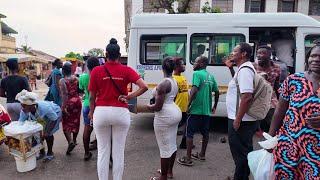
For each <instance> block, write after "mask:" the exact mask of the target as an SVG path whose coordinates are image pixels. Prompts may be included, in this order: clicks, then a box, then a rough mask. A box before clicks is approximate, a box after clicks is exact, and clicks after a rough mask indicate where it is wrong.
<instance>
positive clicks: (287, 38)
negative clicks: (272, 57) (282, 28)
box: [272, 33, 295, 74]
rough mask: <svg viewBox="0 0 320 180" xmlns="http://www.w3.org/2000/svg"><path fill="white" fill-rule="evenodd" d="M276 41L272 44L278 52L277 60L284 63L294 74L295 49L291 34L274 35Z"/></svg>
mask: <svg viewBox="0 0 320 180" xmlns="http://www.w3.org/2000/svg"><path fill="white" fill-rule="evenodd" d="M274 39H275V41H274V42H272V48H273V49H274V50H275V52H276V56H277V58H278V59H279V60H280V61H281V62H284V63H285V64H286V65H287V67H288V70H289V72H290V74H293V73H294V59H293V52H294V48H295V44H294V40H293V38H292V37H291V35H289V34H281V33H277V34H275V35H274Z"/></svg>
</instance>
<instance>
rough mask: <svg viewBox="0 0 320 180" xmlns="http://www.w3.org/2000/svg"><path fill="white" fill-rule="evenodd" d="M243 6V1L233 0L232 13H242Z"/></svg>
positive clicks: (243, 10)
mask: <svg viewBox="0 0 320 180" xmlns="http://www.w3.org/2000/svg"><path fill="white" fill-rule="evenodd" d="M245 5H246V1H245V0H233V13H244V12H245Z"/></svg>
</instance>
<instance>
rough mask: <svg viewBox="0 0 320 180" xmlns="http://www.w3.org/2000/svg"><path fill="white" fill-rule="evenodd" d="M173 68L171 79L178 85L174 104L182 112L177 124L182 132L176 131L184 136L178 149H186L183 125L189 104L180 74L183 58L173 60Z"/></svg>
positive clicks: (186, 89) (184, 83) (182, 69)
mask: <svg viewBox="0 0 320 180" xmlns="http://www.w3.org/2000/svg"><path fill="white" fill-rule="evenodd" d="M174 60H175V68H174V71H173V78H174V79H175V80H176V81H177V84H178V89H179V91H178V94H177V96H176V99H175V103H176V104H177V106H179V108H180V110H181V112H182V119H181V121H180V123H179V127H181V126H183V131H182V132H181V131H178V134H179V133H180V134H184V135H183V138H182V141H181V144H180V149H186V148H187V144H186V136H185V124H186V119H187V110H188V102H189V93H188V82H187V79H186V78H185V77H184V76H183V75H182V74H181V73H183V72H184V71H185V69H186V68H185V63H184V60H183V58H180V57H178V58H175V59H174Z"/></svg>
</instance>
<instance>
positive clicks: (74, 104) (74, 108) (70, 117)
mask: <svg viewBox="0 0 320 180" xmlns="http://www.w3.org/2000/svg"><path fill="white" fill-rule="evenodd" d="M65 83H66V87H67V96H68V97H67V98H68V99H67V100H66V103H65V104H66V105H65V108H64V109H63V110H62V127H63V131H66V132H72V133H78V132H79V128H80V115H81V107H82V103H81V98H80V97H79V93H78V79H77V78H72V79H65Z"/></svg>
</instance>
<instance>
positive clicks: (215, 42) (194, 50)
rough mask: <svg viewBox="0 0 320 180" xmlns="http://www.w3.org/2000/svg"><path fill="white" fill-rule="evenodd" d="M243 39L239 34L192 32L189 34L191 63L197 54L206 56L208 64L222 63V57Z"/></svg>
mask: <svg viewBox="0 0 320 180" xmlns="http://www.w3.org/2000/svg"><path fill="white" fill-rule="evenodd" d="M244 41H245V36H244V35H241V34H193V35H192V36H191V51H190V53H191V54H190V57H191V58H190V60H191V63H192V64H193V62H194V61H195V59H196V58H197V57H198V56H206V57H207V58H208V59H209V65H224V63H223V59H224V58H225V57H226V56H228V55H229V54H230V53H231V51H232V49H233V48H234V47H235V46H236V45H238V44H239V43H240V42H244Z"/></svg>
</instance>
